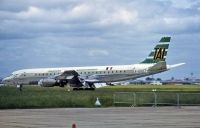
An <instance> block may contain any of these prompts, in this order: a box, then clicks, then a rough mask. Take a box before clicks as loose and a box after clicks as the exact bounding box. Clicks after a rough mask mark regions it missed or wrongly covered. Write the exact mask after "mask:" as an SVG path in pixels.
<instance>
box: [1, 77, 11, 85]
mask: <svg viewBox="0 0 200 128" xmlns="http://www.w3.org/2000/svg"><path fill="white" fill-rule="evenodd" d="M8 82H10V78H9V77H6V78H4V79H3V80H2V83H3V84H6V83H8Z"/></svg>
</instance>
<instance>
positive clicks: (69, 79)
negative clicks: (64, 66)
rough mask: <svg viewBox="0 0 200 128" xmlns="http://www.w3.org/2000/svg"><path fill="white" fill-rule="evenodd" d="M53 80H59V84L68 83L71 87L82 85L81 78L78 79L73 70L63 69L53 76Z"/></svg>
mask: <svg viewBox="0 0 200 128" xmlns="http://www.w3.org/2000/svg"><path fill="white" fill-rule="evenodd" d="M55 80H57V81H59V82H60V84H66V83H69V84H70V86H72V87H82V86H83V84H82V82H81V80H80V79H79V74H78V73H77V72H76V71H75V70H68V71H64V72H63V73H62V74H60V75H58V76H55ZM63 81H65V82H63ZM62 82H63V83H62Z"/></svg>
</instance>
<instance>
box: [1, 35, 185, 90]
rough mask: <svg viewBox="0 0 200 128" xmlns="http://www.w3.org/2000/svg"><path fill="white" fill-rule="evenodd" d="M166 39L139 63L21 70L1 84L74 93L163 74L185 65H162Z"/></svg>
mask: <svg viewBox="0 0 200 128" xmlns="http://www.w3.org/2000/svg"><path fill="white" fill-rule="evenodd" d="M170 40H171V37H162V38H161V39H160V41H159V42H158V44H157V45H156V46H155V47H154V49H153V50H152V51H151V52H150V54H149V55H148V57H147V58H146V59H144V61H142V62H140V63H139V64H130V65H109V66H87V67H62V68H36V69H22V70H18V71H15V72H13V73H12V74H11V75H10V76H8V77H6V78H4V79H3V83H5V84H12V85H26V84H31V83H37V84H38V85H40V86H43V87H53V86H60V87H64V86H65V85H69V86H70V87H72V88H73V89H74V90H79V89H80V90H82V89H85V90H94V89H95V85H94V84H95V83H107V84H110V83H112V82H118V81H125V80H130V79H136V78H140V77H144V76H149V75H153V74H157V73H161V72H165V71H168V70H170V69H172V68H175V67H178V66H181V65H183V64H185V63H179V64H174V65H167V64H166V57H167V52H168V48H169V43H170Z"/></svg>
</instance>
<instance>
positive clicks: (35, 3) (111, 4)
mask: <svg viewBox="0 0 200 128" xmlns="http://www.w3.org/2000/svg"><path fill="white" fill-rule="evenodd" d="M162 36H171V37H172V39H171V44H170V47H169V51H168V56H167V63H168V64H176V63H181V62H185V63H186V64H185V65H184V66H182V67H178V68H176V69H173V70H170V71H167V72H165V73H162V74H159V75H156V77H161V78H171V77H175V78H184V77H190V74H191V73H193V74H194V76H195V77H200V72H199V65H200V57H199V53H200V52H199V49H200V41H199V40H200V1H199V0H151V1H149V0H123V1H122V0H84V1H83V0H0V77H5V76H8V75H9V74H11V73H12V72H13V71H15V70H19V69H24V68H43V67H68V66H70V67H71V66H99V65H121V64H134V63H139V62H141V61H142V60H144V58H146V57H147V55H148V54H149V53H150V51H151V50H152V49H153V47H154V46H155V45H156V43H158V41H159V40H160V38H161V37H162Z"/></svg>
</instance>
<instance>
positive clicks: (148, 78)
mask: <svg viewBox="0 0 200 128" xmlns="http://www.w3.org/2000/svg"><path fill="white" fill-rule="evenodd" d="M145 80H146V81H153V80H154V78H151V77H147V78H146V79H145Z"/></svg>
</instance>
